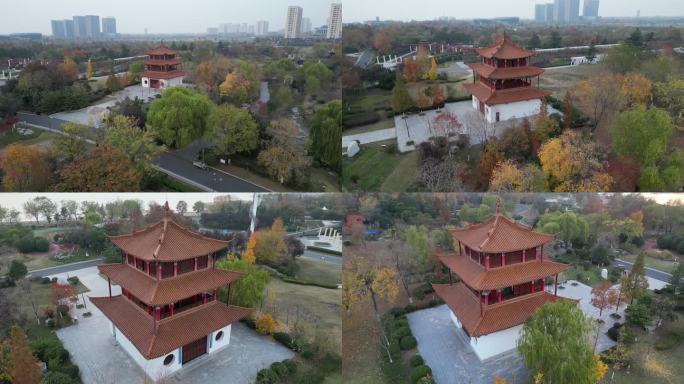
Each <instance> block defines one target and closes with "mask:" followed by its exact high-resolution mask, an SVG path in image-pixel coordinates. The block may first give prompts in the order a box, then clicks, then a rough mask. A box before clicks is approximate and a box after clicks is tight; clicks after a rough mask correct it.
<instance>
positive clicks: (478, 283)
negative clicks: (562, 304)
mask: <svg viewBox="0 0 684 384" xmlns="http://www.w3.org/2000/svg"><path fill="white" fill-rule="evenodd" d="M437 258H438V259H439V261H440V262H442V264H444V265H446V266H447V268H449V269H450V270H451V271H452V272H454V273H455V274H457V275H458V277H459V278H460V279H461V281H463V282H464V283H465V284H466V285H467V286H469V287H471V288H473V289H475V290H478V291H479V290H492V289H499V288H506V287H510V286H513V285H518V284H522V283H527V282H530V281H533V280H537V279H541V278H544V277H547V276H552V275H555V274H557V273H561V272H563V271H565V270H566V269H568V265H567V264H563V263H558V262H555V261H550V260H544V259H542V261H539V260H533V261H527V262H524V263H517V264H511V265H506V266H503V267H497V268H490V269H489V270H488V271H487V270H486V269H485V268H484V267H482V266H480V265H479V264H477V263H476V262H475V261H473V260H470V259H469V258H468V257H466V256H457V255H455V254H451V255H437Z"/></svg>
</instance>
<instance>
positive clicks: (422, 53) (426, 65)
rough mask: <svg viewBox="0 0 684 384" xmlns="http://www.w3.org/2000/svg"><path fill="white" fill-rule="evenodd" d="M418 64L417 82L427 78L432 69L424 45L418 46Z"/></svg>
mask: <svg viewBox="0 0 684 384" xmlns="http://www.w3.org/2000/svg"><path fill="white" fill-rule="evenodd" d="M416 64H417V65H418V73H417V80H421V79H424V78H426V77H427V76H428V71H429V69H430V58H429V57H428V50H427V48H426V47H425V46H424V45H422V44H421V45H419V46H418V52H417V53H416Z"/></svg>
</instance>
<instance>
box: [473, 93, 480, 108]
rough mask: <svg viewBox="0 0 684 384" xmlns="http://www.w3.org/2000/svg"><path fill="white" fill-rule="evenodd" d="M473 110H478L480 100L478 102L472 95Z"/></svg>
mask: <svg viewBox="0 0 684 384" xmlns="http://www.w3.org/2000/svg"><path fill="white" fill-rule="evenodd" d="M473 108H475V110H476V111H479V110H480V100H478V98H477V97H475V95H473Z"/></svg>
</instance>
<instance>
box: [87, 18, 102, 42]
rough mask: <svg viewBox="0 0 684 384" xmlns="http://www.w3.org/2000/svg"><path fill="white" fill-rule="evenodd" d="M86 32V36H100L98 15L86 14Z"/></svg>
mask: <svg viewBox="0 0 684 384" xmlns="http://www.w3.org/2000/svg"><path fill="white" fill-rule="evenodd" d="M85 18H86V34H87V35H88V37H91V38H92V37H98V36H100V33H101V32H100V16H96V15H86V16H85Z"/></svg>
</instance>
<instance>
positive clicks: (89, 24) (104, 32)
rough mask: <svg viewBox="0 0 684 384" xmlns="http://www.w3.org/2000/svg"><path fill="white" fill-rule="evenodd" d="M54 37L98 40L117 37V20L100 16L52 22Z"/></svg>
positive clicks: (75, 17) (77, 17) (76, 17)
mask: <svg viewBox="0 0 684 384" xmlns="http://www.w3.org/2000/svg"><path fill="white" fill-rule="evenodd" d="M51 24H52V37H54V38H57V39H98V38H101V37H106V36H114V35H116V19H115V18H113V17H103V18H102V24H101V25H100V16H96V15H86V16H74V17H73V18H72V19H71V20H69V19H65V20H52V21H51Z"/></svg>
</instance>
